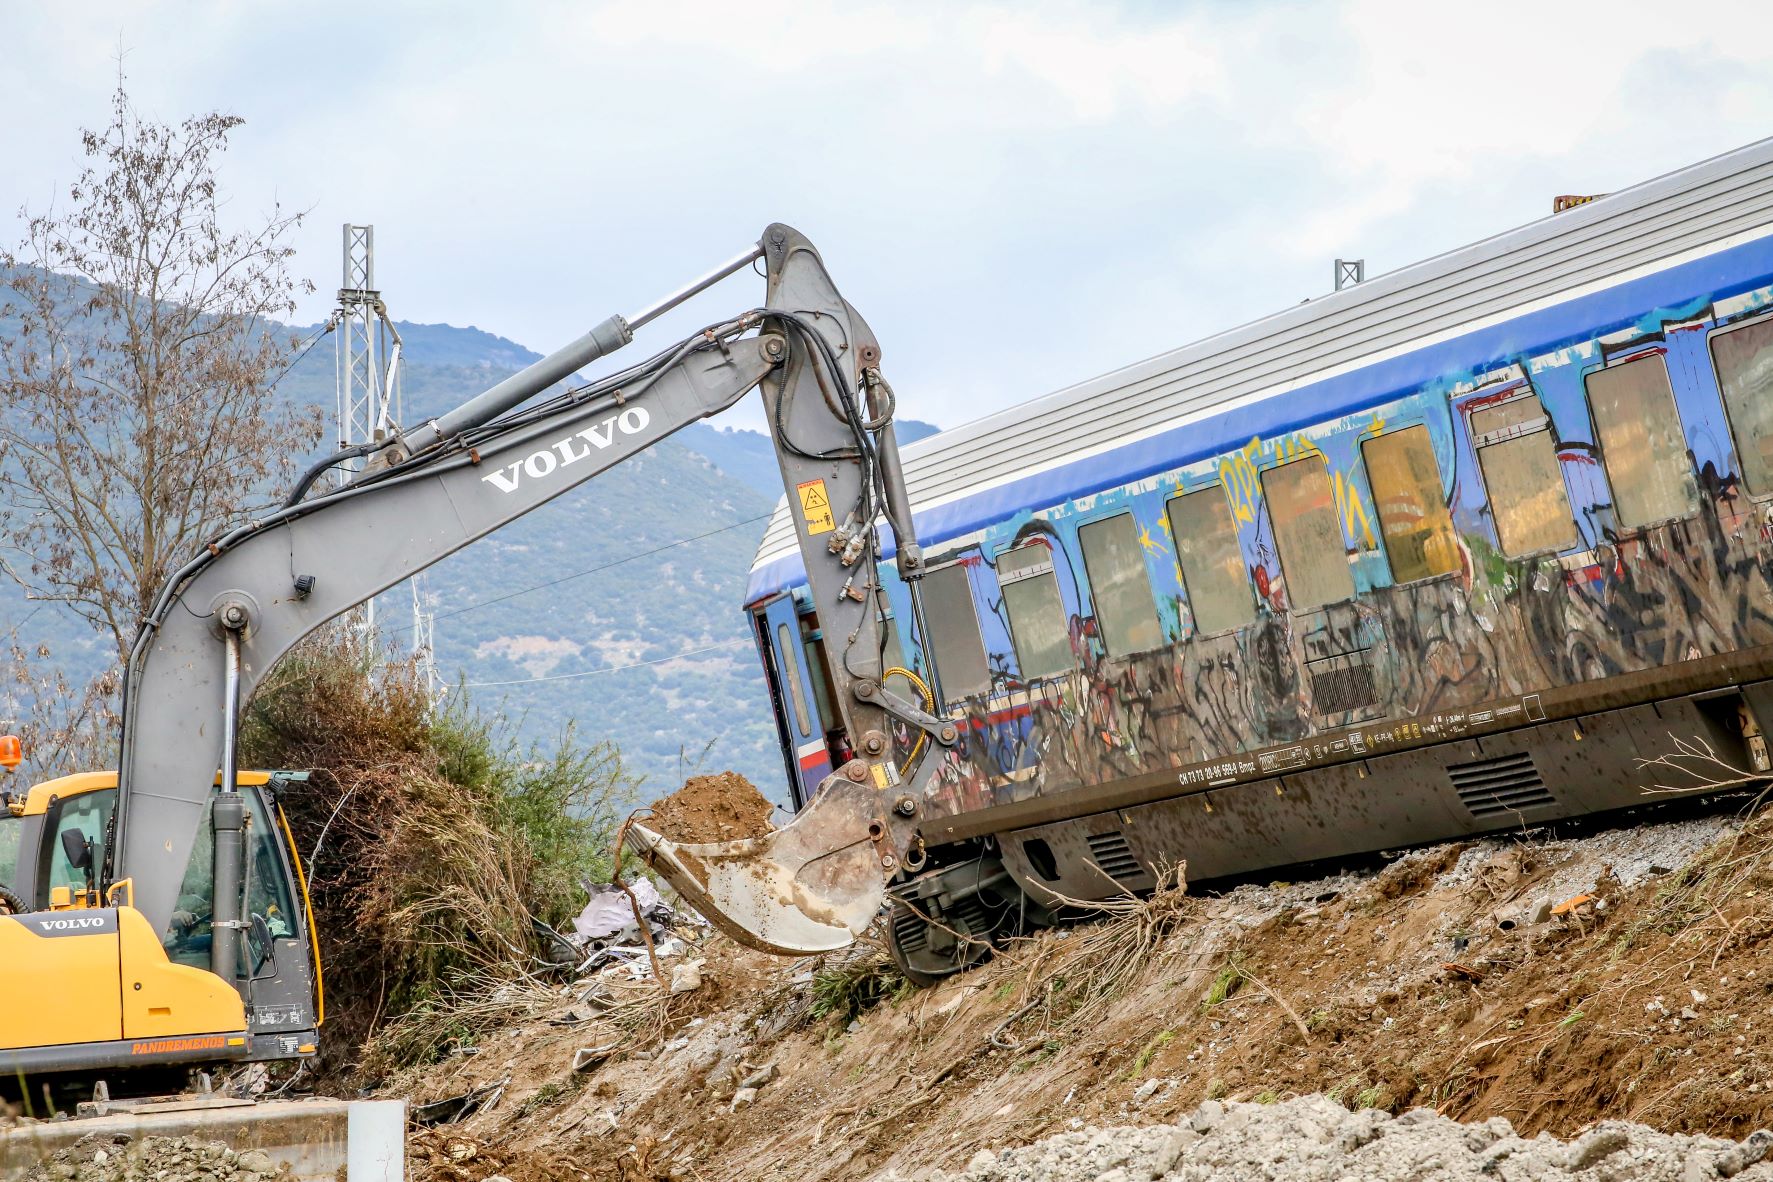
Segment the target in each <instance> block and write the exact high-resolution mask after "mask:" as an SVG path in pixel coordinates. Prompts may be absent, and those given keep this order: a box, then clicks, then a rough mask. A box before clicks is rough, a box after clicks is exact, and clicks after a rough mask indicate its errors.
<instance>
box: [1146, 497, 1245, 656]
mask: <svg viewBox="0 0 1773 1182" xmlns="http://www.w3.org/2000/svg"><path fill="white" fill-rule="evenodd" d="M1164 509H1165V510H1166V511H1167V512H1168V513H1169V515H1170V536H1171V537H1172V538H1174V539H1175V541H1176V557H1177V558H1178V559H1179V560H1180V561H1181V563H1182V589H1183V590H1184V591H1186V592H1187V594H1188V607H1189V610H1190V611H1191V612H1192V613H1193V614H1194V629H1195V631H1196V632H1207V633H1213V632H1229V631H1231V629H1233V628H1241V627H1243V626H1244V625H1245V624H1248V623H1249V622H1250V621H1251V620H1253V619H1255V618H1256V600H1255V597H1254V596H1252V595H1251V594H1250V578H1249V575H1248V574H1246V573H1245V571H1244V558H1243V554H1242V553H1241V552H1240V551H1239V550H1238V548H1237V523H1236V522H1235V521H1233V520H1232V519H1231V506H1230V505H1229V504H1227V503H1226V501H1225V491H1224V490H1223V489H1221V488H1220V487H1218V486H1217V485H1215V486H1213V487H1212V488H1203V489H1200V490H1199V491H1197V492H1191V493H1183V494H1182V495H1181V496H1179V497H1172V498H1171V499H1170V503H1169V504H1168V505H1165V506H1164Z"/></svg>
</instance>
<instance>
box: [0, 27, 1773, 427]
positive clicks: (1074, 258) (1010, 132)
mask: <svg viewBox="0 0 1773 1182" xmlns="http://www.w3.org/2000/svg"><path fill="white" fill-rule="evenodd" d="M0 41H3V42H4V43H5V44H6V45H8V47H9V53H8V62H7V66H6V69H5V70H4V71H3V72H0V97H3V99H4V102H5V109H6V111H7V113H8V118H7V123H8V126H7V130H6V134H5V143H6V146H7V149H8V151H7V161H6V166H5V168H4V169H3V170H0V236H3V237H4V238H6V239H14V238H16V237H17V229H18V222H17V220H16V218H15V217H14V216H13V215H14V214H15V212H16V211H17V210H18V209H20V208H26V209H29V210H31V211H33V212H36V211H41V210H43V209H45V208H48V207H50V206H51V204H52V203H53V202H55V201H56V200H57V199H58V196H59V195H60V194H61V193H63V192H65V188H66V185H67V183H68V181H70V180H71V179H72V178H73V176H74V174H75V172H76V170H77V169H78V167H79V134H78V129H79V128H80V127H81V126H100V125H102V124H103V122H104V119H105V117H106V114H107V104H108V100H109V96H110V94H111V92H112V90H113V89H114V87H115V86H116V84H117V79H118V72H119V68H120V67H121V69H122V71H123V73H124V74H125V75H126V85H127V88H128V90H129V93H130V94H131V96H132V98H133V99H134V101H135V103H136V105H137V107H138V108H139V109H140V110H141V111H143V112H144V113H145V114H148V115H151V116H154V117H157V118H160V119H164V120H177V119H180V118H183V117H184V116H186V115H188V114H191V113H194V112H199V111H208V110H223V111H228V112H232V113H234V114H238V115H240V116H242V117H244V118H245V120H246V122H245V124H244V126H242V127H241V128H240V129H238V130H237V131H236V132H235V135H234V140H233V147H232V150H231V151H230V153H229V155H228V157H227V159H226V161H225V163H224V165H223V172H222V180H223V184H224V188H225V190H226V192H227V194H228V201H229V207H228V209H229V214H230V215H231V216H232V215H237V216H238V219H239V221H240V222H241V223H251V222H254V221H257V220H260V219H262V218H263V217H264V216H265V214H267V213H268V212H269V211H270V210H271V209H272V208H273V206H274V204H280V205H281V206H282V208H283V209H285V210H302V211H306V220H305V222H304V225H303V226H302V228H301V229H300V230H299V231H298V233H297V236H296V239H295V244H296V246H297V247H298V255H297V259H296V264H297V270H298V271H299V272H300V273H301V274H302V275H304V276H305V277H307V278H309V279H311V280H312V281H313V283H314V284H315V286H316V288H317V289H318V290H317V292H316V293H315V294H314V295H313V296H311V297H309V298H308V299H307V300H306V301H305V303H304V305H303V315H302V317H301V318H302V319H304V320H306V321H318V320H320V319H321V318H323V317H324V316H325V315H326V314H327V312H328V311H329V309H330V307H331V305H332V302H333V298H334V297H333V293H334V292H335V291H336V289H337V287H338V285H339V277H338V273H339V232H340V231H339V227H340V224H341V223H343V222H346V221H353V222H370V223H373V224H374V225H375V227H376V247H377V260H376V262H377V280H378V283H379V285H380V287H381V288H382V290H383V292H384V294H385V298H386V300H387V303H388V305H389V307H390V310H391V311H392V312H393V314H394V315H395V316H396V317H398V318H400V319H404V320H414V321H421V322H439V321H441V322H447V323H451V324H457V325H474V326H476V327H479V328H482V329H485V330H487V331H490V332H495V333H498V334H500V335H502V336H506V337H509V338H512V339H513V340H516V341H518V342H520V343H522V344H525V345H527V346H529V347H531V348H535V349H537V350H540V351H543V352H547V351H549V350H551V349H553V348H555V347H557V346H559V345H561V344H564V343H565V342H566V341H568V340H570V339H571V338H573V337H574V336H576V335H578V334H579V333H580V332H582V331H584V330H585V329H586V328H588V327H590V326H591V325H592V324H594V323H596V322H597V321H600V320H601V319H603V318H604V317H605V316H606V315H608V314H609V313H611V312H626V311H632V310H634V309H636V308H639V307H641V306H643V305H644V304H646V303H648V302H649V301H650V300H651V299H652V298H653V297H655V296H657V295H660V294H663V293H664V292H665V291H668V290H670V289H672V288H674V287H676V286H678V285H679V284H680V283H681V282H683V281H685V280H687V279H689V278H691V277H693V276H694V275H696V274H698V273H700V272H702V271H704V270H707V269H709V268H710V267H712V266H713V265H714V264H716V263H718V262H719V261H721V260H722V259H725V258H728V257H730V256H732V255H733V254H735V253H737V252H738V251H740V250H742V249H744V247H745V246H746V245H747V244H749V243H750V242H752V241H754V240H755V239H756V237H757V236H758V234H759V232H760V231H761V229H762V228H763V226H765V225H766V224H767V223H769V222H771V221H778V220H779V221H786V222H789V223H791V224H793V225H795V226H797V227H798V228H799V229H801V230H802V231H803V232H805V233H806V234H807V235H808V236H809V237H810V238H811V239H812V240H813V241H814V242H815V243H817V244H818V245H819V247H820V249H821V251H822V253H823V254H824V257H825V260H826V263H827V265H828V266H829V267H830V269H831V271H832V273H833V276H834V278H835V279H836V280H837V282H838V284H839V286H840V287H841V288H842V290H843V291H844V293H845V295H846V296H847V297H848V298H849V300H850V302H851V303H852V304H854V305H855V306H856V307H857V308H859V309H860V310H861V311H862V313H863V314H864V315H865V316H866V317H867V319H868V320H869V322H870V324H871V325H872V326H873V328H874V331H875V334H876V336H877V337H878V338H879V340H880V341H881V345H882V349H883V355H884V363H883V364H884V368H885V371H886V373H887V375H888V376H889V378H891V380H892V382H893V385H894V387H895V389H896V391H897V392H898V395H899V404H900V407H901V411H902V412H903V413H905V414H908V415H910V416H912V417H915V418H920V419H925V420H929V421H933V422H936V423H938V424H940V425H942V426H954V425H956V424H958V423H960V422H963V421H966V420H968V419H971V418H975V417H977V416H979V415H981V414H985V413H988V412H991V411H994V410H999V409H1002V408H1004V407H1007V406H1011V405H1014V404H1015V403H1017V402H1020V401H1023V400H1026V399H1029V398H1033V397H1036V396H1039V395H1041V394H1044V393H1047V392H1049V391H1051V390H1054V389H1057V388H1060V387H1062V386H1064V385H1067V384H1069V383H1071V382H1074V381H1079V380H1082V379H1085V378H1088V377H1091V376H1093V375H1095V374H1098V373H1101V372H1104V371H1106V370H1109V369H1113V368H1116V367H1118V366H1121V365H1125V364H1129V363H1131V362H1134V361H1137V360H1139V359H1141V358H1144V357H1147V356H1149V355H1151V354H1153V353H1157V352H1160V351H1163V350H1165V349H1168V348H1173V347H1175V346H1177V345H1181V344H1184V343H1187V342H1188V341H1191V340H1195V339H1197V338H1199V337H1202V336H1205V335H1208V334H1209V333H1212V332H1215V331H1218V330H1221V329H1224V328H1228V327H1231V326H1233V325H1236V324H1240V323H1243V322H1245V321H1248V320H1251V319H1254V318H1256V317H1259V316H1262V315H1265V314H1267V313H1271V312H1275V311H1279V310H1281V309H1283V308H1285V307H1287V306H1288V305H1291V304H1295V303H1298V302H1299V301H1300V300H1302V299H1305V298H1307V297H1311V296H1315V295H1318V294H1321V293H1323V292H1325V291H1328V290H1329V289H1330V288H1331V286H1332V283H1333V270H1332V263H1333V260H1335V259H1336V258H1338V257H1346V258H1364V259H1365V260H1366V266H1367V273H1368V275H1369V276H1373V275H1377V274H1380V273H1382V272H1385V271H1389V270H1392V269H1395V268H1398V267H1401V266H1405V265H1408V264H1410V263H1412V262H1416V261H1419V260H1421V259H1423V258H1426V257H1429V256H1431V255H1433V254H1435V253H1438V252H1440V251H1444V250H1449V249H1453V248H1456V247H1458V246H1460V245H1463V244H1465V243H1468V242H1471V241H1474V240H1476V239H1479V238H1482V237H1485V236H1487V235H1489V234H1492V233H1496V232H1498V231H1501V230H1505V229H1508V228H1510V227H1513V226H1516V225H1520V224H1522V223H1525V222H1527V221H1531V220H1534V219H1536V218H1539V217H1542V216H1545V215H1546V214H1547V213H1549V211H1550V208H1551V201H1552V198H1553V196H1554V195H1556V194H1559V193H1600V192H1607V191H1610V190H1613V189H1617V188H1621V187H1624V186H1626V185H1629V184H1631V183H1634V182H1637V181H1640V180H1645V179H1648V178H1650V177H1652V176H1655V175H1657V174H1659V173H1662V172H1666V171H1668V170H1670V169H1673V168H1678V167H1680V166H1682V165H1685V164H1689V163H1692V162H1695V161H1698V160H1701V159H1704V158H1706V157H1708V156H1711V155H1715V154H1717V153H1719V152H1722V151H1726V150H1728V149H1730V148H1733V147H1737V146H1740V145H1742V144H1745V143H1748V142H1751V141H1753V140H1756V139H1759V138H1762V137H1764V136H1767V135H1770V134H1773V5H1768V4H1764V3H1744V4H1730V3H1722V4H1709V5H1706V6H1704V7H1703V8H1684V7H1682V6H1679V5H1671V4H1668V3H1658V4H1639V3H1626V2H1612V3H1597V4H1591V3H1572V2H1565V3H1545V2H1544V0H1537V2H1535V3H1527V4H1520V3H1506V2H1498V3H1489V4H1483V5H1443V4H1424V3H1421V2H1420V0H1417V2H1415V3H1385V2H1377V0H1373V2H1368V0H1356V2H1351V3H1345V4H1268V3H1253V2H1246V3H1237V4H1232V3H1223V4H1163V3H1155V2H1149V0H1148V2H1135V3H1126V4H1110V3H1095V4H1073V3H1045V2H1040V0H1026V2H1023V3H1016V4H1009V5H998V4H960V3H955V4H936V3H860V4H842V5H838V4H800V3H795V2H792V0H787V2H784V3H778V4H775V5H771V6H768V7H767V9H757V10H754V9H751V8H748V7H746V6H739V5H732V4H730V3H718V4H717V3H709V2H702V0H653V2H649V3H632V2H630V3H625V4H624V3H595V2H579V3H516V2H507V3H502V4H496V5H489V4H485V3H473V4H468V3H429V4H423V5H420V4H403V3H383V4H375V5H368V4H362V3H350V4H337V3H330V2H322V0H316V2H310V3H304V4H302V5H299V6H298V5H293V4H282V5H278V4H270V3H266V4H247V3H239V2H215V3H211V2H196V0H192V2H178V3H174V2H167V0H160V2H155V0H129V2H127V3H123V2H119V3H107V2H99V0H87V2H83V3H80V4H57V5H47V4H34V3H28V2H26V0H0ZM761 294H762V284H761V280H758V279H756V278H754V277H750V276H746V275H740V276H737V277H735V278H734V279H732V280H729V281H728V283H727V284H726V285H724V286H722V287H720V288H717V289H716V290H715V291H714V292H712V293H710V294H708V295H706V296H704V297H702V298H701V299H700V300H699V301H698V302H697V303H696V304H695V305H693V307H692V308H691V309H688V310H686V311H684V312H683V313H682V314H680V315H679V316H677V317H676V318H675V319H674V320H670V321H665V322H661V325H660V326H659V327H658V328H657V329H656V330H654V331H652V332H651V334H650V336H649V337H648V338H646V339H648V340H650V341H651V342H652V343H653V344H654V345H655V346H660V347H662V346H663V345H664V344H665V343H667V341H668V339H669V337H670V335H671V334H670V329H671V328H672V327H677V328H679V329H681V330H684V331H687V330H689V329H691V328H694V327H697V326H699V325H700V324H702V323H706V322H709V321H712V320H715V319H717V318H720V317H721V316H722V315H723V314H725V313H728V312H732V311H737V310H739V309H741V308H746V307H750V306H752V305H754V304H755V303H757V302H759V301H760V299H761ZM649 351H651V350H650V349H649ZM729 414H732V415H733V416H735V417H734V418H733V420H732V421H733V422H734V423H735V424H736V425H742V426H753V427H756V426H761V416H760V415H758V414H756V412H755V411H754V410H752V409H750V408H742V409H740V410H737V411H734V412H729Z"/></svg>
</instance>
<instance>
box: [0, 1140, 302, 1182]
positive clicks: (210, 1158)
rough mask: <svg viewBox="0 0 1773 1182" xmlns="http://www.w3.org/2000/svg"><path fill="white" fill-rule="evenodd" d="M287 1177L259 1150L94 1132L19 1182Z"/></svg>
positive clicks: (272, 1181) (284, 1168)
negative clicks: (234, 1148) (236, 1150)
mask: <svg viewBox="0 0 1773 1182" xmlns="http://www.w3.org/2000/svg"><path fill="white" fill-rule="evenodd" d="M290 1177H292V1175H291V1174H290V1172H289V1166H288V1165H287V1164H283V1163H279V1162H274V1161H272V1160H271V1156H270V1155H269V1154H268V1153H266V1152H265V1151H264V1150H262V1149H249V1150H247V1151H245V1152H244V1153H235V1152H234V1150H232V1149H230V1148H229V1147H228V1146H227V1145H225V1144H223V1143H222V1142H220V1141H206V1140H203V1139H201V1138H197V1137H142V1138H140V1139H136V1138H132V1137H131V1136H130V1135H129V1134H127V1133H94V1134H91V1135H89V1136H86V1137H82V1138H80V1140H78V1141H76V1142H74V1143H73V1144H72V1145H69V1146H68V1147H67V1148H65V1149H58V1150H56V1151H55V1152H54V1153H53V1154H51V1155H50V1156H49V1158H48V1159H47V1160H46V1161H44V1162H42V1163H41V1164H40V1165H38V1166H36V1167H34V1168H32V1169H31V1170H30V1171H29V1172H28V1173H26V1174H25V1175H24V1177H23V1179H22V1180H21V1182H141V1180H145V1179H160V1178H165V1179H169V1180H170V1179H175V1178H177V1179H186V1178H202V1179H205V1180H208V1182H278V1180H279V1179H284V1180H287V1179H289V1178H290Z"/></svg>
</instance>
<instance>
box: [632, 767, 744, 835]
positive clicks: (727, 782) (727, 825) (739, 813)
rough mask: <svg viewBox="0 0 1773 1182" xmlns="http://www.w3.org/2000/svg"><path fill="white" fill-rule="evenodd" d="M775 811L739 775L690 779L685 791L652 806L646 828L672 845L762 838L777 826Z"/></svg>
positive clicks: (680, 790) (729, 773)
mask: <svg viewBox="0 0 1773 1182" xmlns="http://www.w3.org/2000/svg"><path fill="white" fill-rule="evenodd" d="M773 808H774V806H773V805H771V804H770V802H769V801H767V800H765V799H764V796H763V793H761V792H759V791H758V790H757V788H756V787H755V786H754V785H753V784H752V783H751V781H750V780H747V779H746V778H745V777H744V776H741V775H740V774H739V773H738V772H719V773H717V774H715V775H712V776H691V777H690V778H689V779H688V780H687V781H685V783H684V785H683V787H681V788H679V789H678V790H677V791H676V792H673V793H672V794H671V795H670V796H667V797H666V798H665V799H663V800H661V801H658V802H657V803H656V804H654V805H653V806H652V809H653V816H652V820H651V821H650V822H648V823H647V828H649V829H652V830H653V831H654V832H657V833H661V834H663V835H664V836H666V837H669V838H670V839H671V840H672V841H682V842H708V841H735V840H737V839H738V838H741V837H762V836H763V835H764V834H766V833H768V832H769V831H770V830H771V829H772V828H774V826H772V825H771V824H770V812H771V810H772V809H773Z"/></svg>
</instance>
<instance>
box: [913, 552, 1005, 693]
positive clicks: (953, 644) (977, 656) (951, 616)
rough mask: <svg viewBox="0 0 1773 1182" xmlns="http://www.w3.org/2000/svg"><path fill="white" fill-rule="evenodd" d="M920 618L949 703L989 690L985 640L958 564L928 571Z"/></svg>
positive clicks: (989, 680)
mask: <svg viewBox="0 0 1773 1182" xmlns="http://www.w3.org/2000/svg"><path fill="white" fill-rule="evenodd" d="M923 605H924V617H925V619H926V620H927V621H928V623H929V628H930V655H931V657H932V658H933V659H934V660H935V662H936V674H937V676H938V677H940V678H941V681H942V693H943V694H944V695H945V696H946V697H948V698H949V699H950V700H953V699H955V698H963V697H967V696H968V695H971V694H982V693H984V692H985V691H986V690H988V689H990V688H991V672H990V670H989V668H988V667H987V666H986V664H985V640H984V638H983V637H982V636H981V635H980V632H979V616H978V613H977V612H975V611H974V610H973V589H972V587H971V586H970V585H969V584H968V582H967V570H966V567H965V566H963V565H962V564H960V563H958V562H954V563H950V564H948V565H947V566H938V567H932V568H931V569H930V571H929V573H927V574H926V575H924V577H923Z"/></svg>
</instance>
